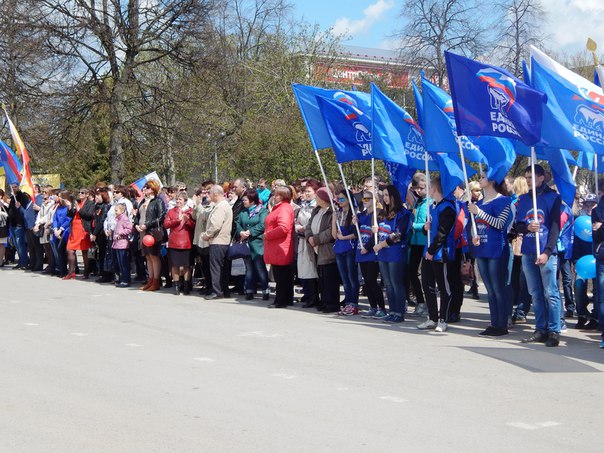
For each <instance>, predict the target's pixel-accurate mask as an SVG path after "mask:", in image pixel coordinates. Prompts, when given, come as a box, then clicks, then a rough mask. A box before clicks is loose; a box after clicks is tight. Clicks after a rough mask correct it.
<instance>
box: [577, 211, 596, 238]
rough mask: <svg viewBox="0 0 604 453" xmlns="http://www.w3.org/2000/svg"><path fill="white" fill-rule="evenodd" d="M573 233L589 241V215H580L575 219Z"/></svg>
mask: <svg viewBox="0 0 604 453" xmlns="http://www.w3.org/2000/svg"><path fill="white" fill-rule="evenodd" d="M575 235H576V236H577V237H578V238H580V239H582V240H583V241H585V242H591V241H592V237H591V217H589V216H588V215H582V216H579V217H577V219H576V220H575Z"/></svg>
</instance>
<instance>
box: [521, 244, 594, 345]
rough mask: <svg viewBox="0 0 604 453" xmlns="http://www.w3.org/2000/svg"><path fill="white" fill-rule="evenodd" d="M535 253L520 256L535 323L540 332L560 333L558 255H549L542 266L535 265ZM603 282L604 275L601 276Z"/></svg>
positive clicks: (560, 302)
mask: <svg viewBox="0 0 604 453" xmlns="http://www.w3.org/2000/svg"><path fill="white" fill-rule="evenodd" d="M536 260H537V256H536V255H523V256H522V269H523V270H524V274H525V275H526V284H527V286H528V290H529V293H530V294H531V296H532V298H533V306H534V307H535V324H536V328H537V330H538V331H540V332H542V333H547V332H556V333H560V306H561V304H562V301H561V300H560V290H559V289H558V279H557V278H556V273H557V272H556V271H557V268H558V257H557V256H556V255H551V256H550V257H549V259H548V260H547V262H546V263H545V264H544V265H542V266H537V265H536V264H535V261H536ZM603 284H604V277H603Z"/></svg>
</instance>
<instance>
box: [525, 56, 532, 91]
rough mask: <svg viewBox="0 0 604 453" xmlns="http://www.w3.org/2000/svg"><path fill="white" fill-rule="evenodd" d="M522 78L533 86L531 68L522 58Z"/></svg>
mask: <svg viewBox="0 0 604 453" xmlns="http://www.w3.org/2000/svg"><path fill="white" fill-rule="evenodd" d="M522 78H523V79H524V83H526V84H528V85H530V86H533V84H532V83H531V68H529V67H528V65H527V64H526V61H524V60H522Z"/></svg>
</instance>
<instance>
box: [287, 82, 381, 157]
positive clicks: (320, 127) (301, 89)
mask: <svg viewBox="0 0 604 453" xmlns="http://www.w3.org/2000/svg"><path fill="white" fill-rule="evenodd" d="M292 88H293V90H294V95H295V96H296V100H297V101H298V106H299V107H300V112H301V113H302V119H303V120H304V124H306V130H307V131H308V136H309V137H310V142H311V143H312V146H313V149H314V150H319V149H324V148H331V146H332V143H331V138H330V135H329V131H328V130H327V127H325V121H323V115H321V110H320V109H319V104H318V102H317V96H322V97H325V98H329V99H333V100H336V101H339V102H342V103H345V104H349V105H352V106H354V107H356V108H357V109H359V110H360V111H361V112H363V113H364V114H365V115H368V116H370V115H371V95H369V94H368V93H362V92H360V91H343V90H328V89H325V88H318V87H313V86H308V85H301V84H299V83H294V84H292Z"/></svg>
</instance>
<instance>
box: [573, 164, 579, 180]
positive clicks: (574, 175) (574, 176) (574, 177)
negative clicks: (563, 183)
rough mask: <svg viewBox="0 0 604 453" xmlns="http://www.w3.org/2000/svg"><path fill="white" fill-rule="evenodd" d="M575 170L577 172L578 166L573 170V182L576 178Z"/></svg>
mask: <svg viewBox="0 0 604 453" xmlns="http://www.w3.org/2000/svg"><path fill="white" fill-rule="evenodd" d="M577 170H579V166H578V165H575V169H574V170H573V181H575V179H576V178H577Z"/></svg>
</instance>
